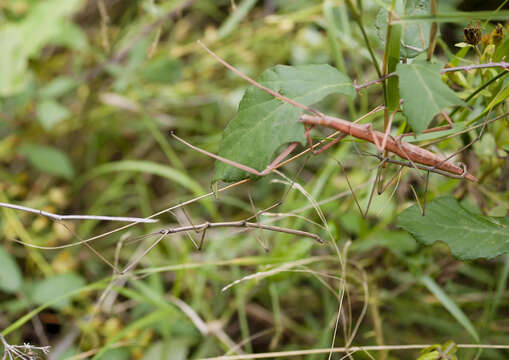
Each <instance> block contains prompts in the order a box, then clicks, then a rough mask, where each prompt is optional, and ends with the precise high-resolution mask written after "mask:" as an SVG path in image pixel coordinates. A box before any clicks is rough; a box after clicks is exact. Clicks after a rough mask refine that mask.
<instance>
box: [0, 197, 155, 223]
mask: <svg viewBox="0 0 509 360" xmlns="http://www.w3.org/2000/svg"><path fill="white" fill-rule="evenodd" d="M0 207H4V208H8V209H14V210H20V211H25V212H29V213H33V214H38V215H41V216H45V217H47V218H50V219H52V220H55V221H63V220H104V221H123V222H136V223H155V222H157V221H158V220H154V219H144V218H137V217H124V216H102V215H59V214H53V213H50V212H47V211H43V210H37V209H34V208H30V207H27V206H21V205H14V204H8V203H3V202H0Z"/></svg>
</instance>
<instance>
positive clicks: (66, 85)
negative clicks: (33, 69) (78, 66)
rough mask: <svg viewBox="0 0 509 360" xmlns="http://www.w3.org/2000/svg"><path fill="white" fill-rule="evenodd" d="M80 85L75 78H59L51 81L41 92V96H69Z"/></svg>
mask: <svg viewBox="0 0 509 360" xmlns="http://www.w3.org/2000/svg"><path fill="white" fill-rule="evenodd" d="M77 85H78V81H77V80H76V79H75V78H72V77H69V76H59V77H57V78H56V79H54V80H52V81H50V82H49V83H47V84H46V85H44V86H43V87H42V88H41V89H40V90H39V96H40V97H42V98H57V97H59V96H62V95H65V94H67V93H68V92H69V91H71V90H72V89H74V88H75V87H76V86H77Z"/></svg>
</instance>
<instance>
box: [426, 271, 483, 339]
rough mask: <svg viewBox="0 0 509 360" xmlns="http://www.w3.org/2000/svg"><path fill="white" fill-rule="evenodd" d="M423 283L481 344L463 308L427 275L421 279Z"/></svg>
mask: <svg viewBox="0 0 509 360" xmlns="http://www.w3.org/2000/svg"><path fill="white" fill-rule="evenodd" d="M421 282H422V283H423V284H424V286H426V288H427V289H428V290H429V291H430V292H431V293H433V295H435V297H436V298H437V299H438V301H440V303H441V304H442V305H443V307H444V308H445V309H447V311H449V313H450V314H451V315H452V316H453V317H454V318H455V319H456V320H457V321H458V323H460V324H461V326H463V328H465V330H467V331H468V333H469V334H470V335H471V336H472V338H473V339H474V340H475V341H476V342H479V339H480V338H479V334H478V333H477V331H476V330H475V327H474V325H472V322H471V321H470V320H469V319H468V317H467V316H466V315H465V313H464V312H463V311H462V310H461V308H460V307H459V306H458V305H457V304H456V303H455V302H454V301H453V300H452V299H451V298H450V297H449V296H448V295H447V294H446V292H445V291H443V290H442V288H441V287H440V286H439V285H438V284H437V283H436V282H435V281H434V280H433V279H432V278H430V277H429V276H427V275H425V276H423V277H422V278H421Z"/></svg>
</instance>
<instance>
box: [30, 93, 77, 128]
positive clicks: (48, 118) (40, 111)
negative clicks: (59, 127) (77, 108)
mask: <svg viewBox="0 0 509 360" xmlns="http://www.w3.org/2000/svg"><path fill="white" fill-rule="evenodd" d="M70 115H71V112H70V111H69V110H67V108H66V107H65V106H62V105H60V104H59V103H57V102H56V101H54V100H45V101H41V102H40V103H39V104H38V105H37V120H38V121H39V122H40V123H41V125H42V126H43V127H44V128H45V129H46V130H51V129H52V128H53V127H54V126H55V125H56V124H58V123H59V122H60V121H62V120H64V119H66V118H68V117H69V116H70Z"/></svg>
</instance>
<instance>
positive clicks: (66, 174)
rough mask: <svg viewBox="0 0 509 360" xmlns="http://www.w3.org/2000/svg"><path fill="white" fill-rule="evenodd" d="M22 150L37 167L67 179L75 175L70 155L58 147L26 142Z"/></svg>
mask: <svg viewBox="0 0 509 360" xmlns="http://www.w3.org/2000/svg"><path fill="white" fill-rule="evenodd" d="M20 152H21V153H22V154H23V155H25V156H26V157H27V159H28V161H29V162H30V164H31V165H32V166H33V167H35V168H36V169H38V170H40V171H42V172H45V173H48V174H52V175H56V176H61V177H63V178H65V179H67V180H70V179H72V178H73V177H74V168H73V166H72V163H71V160H69V157H68V156H67V155H66V154H65V153H63V152H62V151H60V150H59V149H57V148H54V147H51V146H45V145H35V144H25V145H23V146H22V147H21V149H20Z"/></svg>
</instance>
